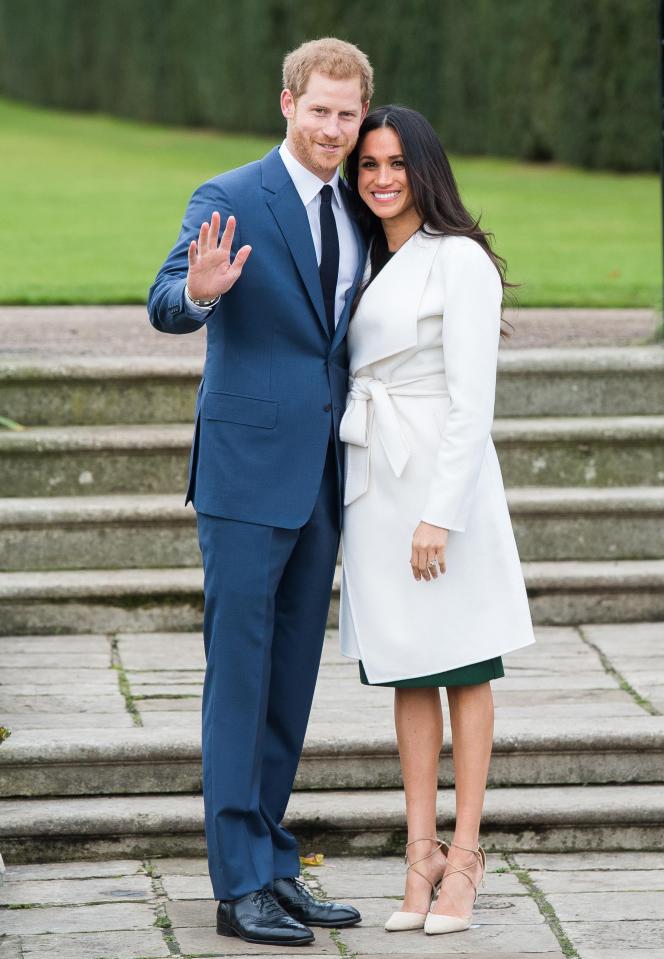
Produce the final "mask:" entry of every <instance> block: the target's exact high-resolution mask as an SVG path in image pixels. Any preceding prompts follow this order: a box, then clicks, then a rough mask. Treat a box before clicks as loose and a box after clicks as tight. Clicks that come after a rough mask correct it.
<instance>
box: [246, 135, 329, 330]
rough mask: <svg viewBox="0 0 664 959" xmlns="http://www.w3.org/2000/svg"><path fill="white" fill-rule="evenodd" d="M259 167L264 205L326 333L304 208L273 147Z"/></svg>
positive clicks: (312, 244)
mask: <svg viewBox="0 0 664 959" xmlns="http://www.w3.org/2000/svg"><path fill="white" fill-rule="evenodd" d="M262 168H263V187H264V188H265V189H266V190H268V191H269V192H270V193H271V194H272V195H271V196H269V197H268V200H267V205H268V207H269V208H270V210H271V211H272V214H273V216H274V218H275V220H276V221H277V224H278V226H279V229H280V230H281V232H282V234H283V237H284V240H285V241H286V243H287V245H288V249H289V250H290V252H291V255H292V257H293V259H294V261H295V265H296V267H297V269H298V272H299V274H300V276H301V277H302V282H303V283H304V285H305V287H306V290H307V293H308V294H309V298H310V300H311V302H312V305H313V307H314V309H315V310H316V314H317V316H318V319H319V321H320V324H321V326H322V327H323V330H324V331H325V335H326V336H329V333H328V330H327V319H326V316H325V304H324V302H323V291H322V289H321V285H320V275H319V273H318V262H317V260H316V250H315V249H314V242H313V240H312V238H311V228H310V226H309V218H308V217H307V211H306V210H305V208H304V204H303V203H302V200H301V199H300V196H299V194H298V192H297V190H296V189H295V186H294V184H293V181H292V180H291V178H290V176H289V174H288V170H287V169H286V167H285V166H284V164H283V162H282V160H281V157H280V156H279V150H278V149H277V148H276V147H275V149H274V150H272V151H271V152H270V153H268V155H267V156H266V157H264V158H263V160H262Z"/></svg>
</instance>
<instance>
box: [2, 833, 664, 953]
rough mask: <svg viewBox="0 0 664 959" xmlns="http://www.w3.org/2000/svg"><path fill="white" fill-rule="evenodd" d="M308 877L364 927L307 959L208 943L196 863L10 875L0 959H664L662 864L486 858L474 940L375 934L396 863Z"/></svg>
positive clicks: (610, 857) (394, 904)
mask: <svg viewBox="0 0 664 959" xmlns="http://www.w3.org/2000/svg"><path fill="white" fill-rule="evenodd" d="M306 876H307V879H308V881H309V882H310V884H311V886H312V888H313V889H314V891H316V892H317V893H320V894H322V895H325V896H328V897H330V898H337V899H344V900H346V901H349V902H352V903H353V904H354V905H356V906H357V907H358V908H359V909H360V911H361V912H362V915H363V921H362V924H361V925H359V926H356V927H354V928H351V929H345V930H339V931H338V932H336V931H327V930H317V931H316V941H315V943H314V944H312V945H311V946H309V947H307V948H306V949H299V950H288V949H285V948H284V949H282V950H275V949H273V948H268V947H260V946H251V945H248V944H247V943H243V942H242V941H241V940H239V939H228V938H223V937H220V936H218V935H217V934H216V931H215V903H214V901H213V899H212V890H211V887H210V881H209V878H208V875H207V863H206V861H205V860H204V859H154V860H143V861H141V860H114V861H109V862H67V863H50V864H48V865H29V866H8V867H7V873H6V879H5V883H4V885H2V886H1V887H0V929H1V934H0V959H47V957H48V959H139V957H141V959H153V957H154V959H157V957H168V956H188V957H203V956H236V957H239V956H250V955H251V956H254V955H262V956H269V955H272V956H275V955H276V954H278V955H280V956H295V955H297V956H299V957H302V959H319V957H323V956H333V957H334V956H341V957H344V959H346V957H354V956H358V957H360V956H371V957H380V956H384V957H390V959H416V957H420V956H430V955H436V956H440V955H464V956H466V957H467V959H481V957H482V959H483V957H486V959H488V957H489V956H492V957H493V956H498V957H499V959H517V957H518V959H528V957H532V959H535V957H537V959H562V957H563V956H567V957H571V959H634V957H635V956H636V957H637V959H656V957H657V959H662V956H663V955H664V951H663V947H662V943H663V942H664V854H662V853H649V852H645V853H597V854H594V855H593V854H589V853H581V854H564V855H554V854H548V855H545V854H535V853H531V854H518V855H514V856H510V855H504V856H498V855H490V856H489V857H488V870H487V876H486V884H485V886H484V888H482V890H481V894H480V896H479V897H478V900H477V905H476V907H475V912H474V922H473V925H472V927H471V928H470V929H469V930H468V931H466V932H464V933H457V934H454V935H449V936H445V937H440V936H435V937H425V936H424V933H422V932H420V931H417V932H407V933H398V934H397V933H393V934H390V933H386V932H385V931H384V930H383V923H384V921H385V919H386V917H387V916H388V915H389V914H390V913H391V912H392V911H393V910H394V909H397V908H398V903H399V897H400V896H402V895H403V864H402V862H401V860H399V859H395V858H385V859H361V858H344V859H332V860H326V861H325V862H324V863H323V864H322V865H321V866H319V867H316V868H315V869H314V868H309V869H308V870H307V872H306Z"/></svg>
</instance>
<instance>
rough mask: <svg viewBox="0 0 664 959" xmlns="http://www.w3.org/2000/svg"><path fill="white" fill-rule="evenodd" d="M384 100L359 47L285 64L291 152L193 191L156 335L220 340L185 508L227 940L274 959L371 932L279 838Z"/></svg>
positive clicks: (282, 150)
mask: <svg viewBox="0 0 664 959" xmlns="http://www.w3.org/2000/svg"><path fill="white" fill-rule="evenodd" d="M372 83H373V76H372V70H371V66H370V64H369V62H368V60H367V58H366V56H365V55H364V54H363V53H362V52H361V51H360V50H358V49H357V47H354V46H353V45H352V44H349V43H345V42H343V41H340V40H336V39H332V38H326V39H323V40H316V41H311V42H309V43H305V44H303V45H302V46H301V47H299V48H298V49H297V50H294V51H293V52H292V53H290V54H289V55H288V56H287V57H286V59H285V61H284V82H283V86H284V89H283V92H282V94H281V110H282V114H283V116H284V117H285V118H286V121H287V134H286V139H285V141H284V143H282V145H281V147H279V148H275V149H274V150H272V151H271V152H270V153H268V154H267V156H266V157H264V158H263V159H262V160H260V161H258V162H255V163H250V164H249V165H248V166H245V167H241V168H240V169H237V170H231V171H230V172H228V173H225V174H223V175H221V176H218V177H215V178H214V179H213V180H210V181H209V182H207V183H204V184H203V185H202V186H201V187H199V188H198V189H197V190H196V192H195V193H194V195H193V197H192V199H191V201H190V203H189V206H188V208H187V211H186V213H185V217H184V222H183V224H182V229H181V232H180V236H179V238H178V241H177V243H176V245H175V247H174V248H173V250H172V251H171V253H170V254H169V256H168V258H167V260H166V262H165V263H164V265H163V266H162V268H161V269H160V271H159V273H158V275H157V278H156V280H155V282H154V284H153V286H152V288H151V290H150V295H149V301H148V312H149V316H150V321H151V323H152V324H153V326H155V327H156V328H157V329H159V330H163V331H164V332H167V333H188V332H192V331H194V330H198V329H200V327H201V326H202V325H204V324H205V325H206V327H207V356H206V361H205V370H204V374H203V379H202V381H201V385H200V388H199V392H198V398H197V403H196V426H195V432H194V440H193V443H192V451H191V459H190V473H189V488H188V491H187V502H188V501H189V500H190V499H191V500H192V501H193V504H194V508H195V510H196V515H197V523H198V536H199V543H200V547H201V552H202V556H203V567H204V574H205V586H204V589H205V614H204V640H205V654H206V661H207V667H206V673H205V684H204V688H203V707H202V710H203V795H204V802H205V831H206V838H207V847H208V863H209V868H210V876H211V879H212V886H213V890H214V895H215V898H216V899H218V900H219V905H218V907H217V932H219V933H220V934H222V935H239V936H241V937H242V938H243V939H245V940H247V941H249V942H259V943H265V944H272V945H300V944H304V943H307V942H311V941H313V938H314V936H313V933H312V932H311V929H310V928H309V927H310V926H315V925H318V926H336V927H339V926H345V925H352V924H353V923H356V922H359V921H360V918H361V917H360V914H359V913H358V912H357V910H355V909H353V908H352V907H350V906H342V905H338V904H336V903H321V902H319V901H317V900H316V899H314V898H313V897H312V896H311V895H310V894H309V892H308V891H307V889H306V887H304V886H303V885H302V883H301V882H299V880H298V879H297V877H298V876H299V872H300V863H299V855H298V849H297V844H296V841H295V839H294V837H293V836H292V835H291V834H290V833H289V832H288V831H287V830H286V829H285V828H284V827H283V826H282V824H281V823H282V819H283V817H284V814H285V812H286V806H287V804H288V800H289V797H290V793H291V790H292V786H293V780H294V777H295V773H296V770H297V765H298V761H299V757H300V753H301V750H302V743H303V741H304V735H305V731H306V726H307V722H308V718H309V712H310V708H311V701H312V698H313V692H314V686H315V682H316V675H317V671H318V666H319V661H320V654H321V649H322V643H323V636H324V630H325V624H326V620H327V613H328V608H329V601H330V595H331V589H332V580H333V576H334V568H335V563H336V556H337V550H338V545H339V531H340V524H341V503H342V489H341V487H342V475H343V459H342V457H343V450H342V446H341V444H340V443H339V438H338V434H339V421H340V418H341V416H342V414H343V412H344V407H345V398H346V388H347V374H348V368H347V356H346V347H345V336H346V331H347V327H348V319H349V312H350V306H351V302H352V299H353V296H354V293H355V290H356V289H357V285H358V282H359V280H360V276H361V273H362V266H363V261H364V257H365V250H364V245H363V241H362V238H361V235H360V233H359V231H358V229H357V227H356V225H355V223H354V222H353V220H352V218H351V216H350V215H349V212H348V208H347V195H346V188H345V186H344V184H343V183H342V182H341V181H340V179H339V173H338V167H339V164H340V163H341V162H342V161H343V160H344V158H345V157H346V156H347V154H348V153H349V152H350V151H351V150H352V148H353V146H354V145H355V143H356V141H357V135H358V131H359V127H360V123H361V121H362V119H363V117H364V115H365V113H366V111H367V108H368V105H369V100H370V97H371V93H372ZM222 220H224V221H225V228H224V230H223V234H222V237H221V242H219V232H220V229H221V222H222Z"/></svg>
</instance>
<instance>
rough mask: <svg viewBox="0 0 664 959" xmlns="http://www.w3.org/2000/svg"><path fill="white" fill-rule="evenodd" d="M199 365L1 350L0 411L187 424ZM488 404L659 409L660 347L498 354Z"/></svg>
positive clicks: (508, 410)
mask: <svg viewBox="0 0 664 959" xmlns="http://www.w3.org/2000/svg"><path fill="white" fill-rule="evenodd" d="M201 369H202V362H201V360H200V359H198V358H197V357H191V356H189V357H175V356H173V357H170V356H153V357H150V356H136V357H96V356H81V357H58V356H54V357H33V356H16V355H12V354H4V355H3V354H0V412H2V413H4V414H5V415H8V416H11V417H12V418H13V419H15V420H17V421H18V422H20V423H24V424H25V425H29V426H33V425H38V424H40V425H42V426H58V425H63V426H64V425H66V426H76V425H86V424H87V425H95V424H97V425H104V424H105V425H109V426H110V425H113V424H117V423H134V424H139V423H181V422H186V421H187V420H188V419H189V418H190V417H191V415H192V410H193V408H194V400H195V396H196V390H197V387H198V383H199V380H200V375H201ZM496 410H497V415H498V416H510V417H511V416H575V415H577V414H578V412H579V411H580V410H582V411H583V414H584V415H585V416H594V415H601V416H609V415H614V416H625V415H639V414H647V413H664V350H662V349H661V348H660V347H657V346H653V347H631V348H628V349H624V348H610V347H608V348H607V347H598V348H585V349H525V350H512V351H510V350H504V351H502V352H501V354H500V357H499V363H498V388H497V396H496Z"/></svg>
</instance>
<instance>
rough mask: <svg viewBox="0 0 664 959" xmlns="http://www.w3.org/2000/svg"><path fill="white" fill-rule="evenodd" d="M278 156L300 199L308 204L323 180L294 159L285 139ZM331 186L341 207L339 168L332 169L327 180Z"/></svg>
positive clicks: (321, 185)
mask: <svg viewBox="0 0 664 959" xmlns="http://www.w3.org/2000/svg"><path fill="white" fill-rule="evenodd" d="M279 156H280V157H281V159H282V160H283V163H284V166H285V167H286V169H287V170H288V173H289V174H290V178H291V180H292V181H293V185H294V186H295V189H296V190H297V192H298V194H299V196H300V199H301V200H302V202H303V203H304V205H305V206H308V205H309V204H310V203H311V201H312V200H313V199H314V197H316V196H318V194H319V193H320V191H321V189H322V188H323V187H324V186H325V185H326V184H325V181H324V180H321V179H320V177H317V176H316V174H315V173H312V172H311V170H307V168H306V167H305V166H303V165H302V164H301V163H300V161H299V160H296V159H295V157H294V156H293V154H292V153H291V152H290V150H289V149H288V147H287V145H286V141H285V140H284V142H283V143H282V144H281V146H280V147H279ZM328 184H329V186H331V187H332V194H333V196H334V198H335V199H336V201H337V203H338V205H339V206H340V207H341V206H342V203H341V192H340V189H339V170H338V169H337V170H335V171H334V176H333V177H332V179H331V180H329V181H328Z"/></svg>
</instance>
